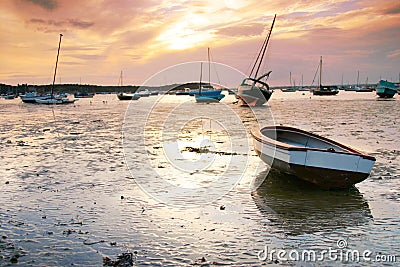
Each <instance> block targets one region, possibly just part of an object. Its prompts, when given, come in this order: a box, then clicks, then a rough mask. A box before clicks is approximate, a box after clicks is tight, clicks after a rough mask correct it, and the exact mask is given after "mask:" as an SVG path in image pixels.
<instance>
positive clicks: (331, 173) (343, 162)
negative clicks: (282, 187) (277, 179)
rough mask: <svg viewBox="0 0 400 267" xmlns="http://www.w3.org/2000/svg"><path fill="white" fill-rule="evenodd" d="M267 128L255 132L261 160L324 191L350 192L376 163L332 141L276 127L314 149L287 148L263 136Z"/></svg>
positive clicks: (299, 131)
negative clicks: (300, 138)
mask: <svg viewBox="0 0 400 267" xmlns="http://www.w3.org/2000/svg"><path fill="white" fill-rule="evenodd" d="M266 128H268V127H265V128H263V129H261V131H254V130H253V131H252V136H253V141H254V149H255V151H256V153H257V154H258V156H259V157H260V158H261V160H262V161H264V162H265V163H267V164H268V165H269V166H271V168H273V169H276V170H278V171H281V172H284V173H288V174H292V175H295V176H297V177H298V178H300V179H302V180H305V181H308V182H310V183H313V184H315V185H317V186H319V187H321V188H324V189H333V188H347V187H350V186H352V185H354V184H356V183H359V182H361V181H363V180H365V179H366V178H367V177H368V176H369V174H370V172H371V169H372V167H373V165H374V163H375V158H374V157H371V156H368V155H366V154H363V153H361V152H358V151H356V150H354V149H352V148H349V147H347V146H345V145H342V144H339V143H337V142H335V141H333V140H330V139H327V138H324V137H321V136H318V135H315V134H312V133H308V132H304V131H301V130H299V129H295V128H291V127H284V126H277V127H276V129H277V131H287V132H290V131H292V132H296V133H298V134H299V135H301V136H303V137H304V138H303V140H304V143H309V144H310V145H311V146H314V147H306V146H304V147H303V146H294V145H290V144H284V143H282V142H280V141H277V140H273V139H272V138H269V137H266V136H264V135H263V134H262V132H263V130H264V129H266ZM269 128H271V127H269ZM274 128H275V127H274ZM271 129H272V128H271ZM279 134H280V133H278V134H277V135H279ZM276 139H278V140H279V138H276ZM317 146H318V148H317Z"/></svg>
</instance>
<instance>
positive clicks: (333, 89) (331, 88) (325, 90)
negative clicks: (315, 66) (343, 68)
mask: <svg viewBox="0 0 400 267" xmlns="http://www.w3.org/2000/svg"><path fill="white" fill-rule="evenodd" d="M312 92H313V95H336V94H338V93H339V89H338V87H337V86H336V85H324V86H322V56H321V58H320V61H319V86H318V87H317V88H316V89H314V90H313V91H312Z"/></svg>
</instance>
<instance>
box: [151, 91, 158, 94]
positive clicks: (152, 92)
mask: <svg viewBox="0 0 400 267" xmlns="http://www.w3.org/2000/svg"><path fill="white" fill-rule="evenodd" d="M159 93H160V92H159V91H150V95H158V94H159Z"/></svg>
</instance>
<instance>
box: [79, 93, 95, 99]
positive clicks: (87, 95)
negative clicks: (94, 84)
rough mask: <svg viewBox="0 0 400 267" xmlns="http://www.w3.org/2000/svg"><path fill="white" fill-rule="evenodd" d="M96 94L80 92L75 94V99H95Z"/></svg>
mask: <svg viewBox="0 0 400 267" xmlns="http://www.w3.org/2000/svg"><path fill="white" fill-rule="evenodd" d="M93 96H94V93H87V92H78V93H75V94H74V97H75V98H93Z"/></svg>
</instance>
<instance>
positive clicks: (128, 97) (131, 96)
mask: <svg viewBox="0 0 400 267" xmlns="http://www.w3.org/2000/svg"><path fill="white" fill-rule="evenodd" d="M117 97H118V99H119V100H138V99H139V98H140V96H139V95H138V94H118V95H117Z"/></svg>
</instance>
